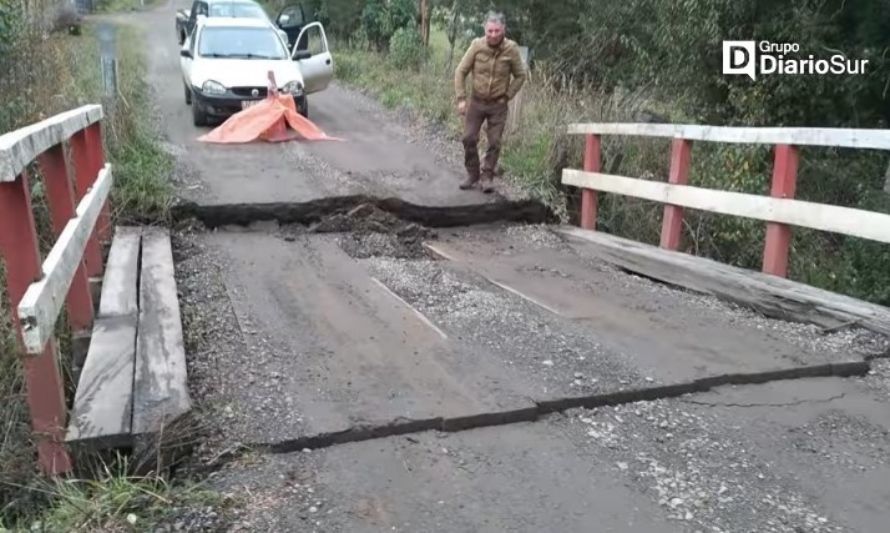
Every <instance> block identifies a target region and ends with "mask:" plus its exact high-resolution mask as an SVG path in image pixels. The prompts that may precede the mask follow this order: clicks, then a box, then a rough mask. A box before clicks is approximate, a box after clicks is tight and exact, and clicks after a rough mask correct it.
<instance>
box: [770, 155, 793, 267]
mask: <svg viewBox="0 0 890 533" xmlns="http://www.w3.org/2000/svg"><path fill="white" fill-rule="evenodd" d="M799 160H800V153H799V151H798V149H797V147H796V146H791V145H787V144H779V145H776V148H775V163H774V165H773V179H772V185H771V187H770V196H772V197H773V198H794V193H795V189H796V188H797V166H798V162H799ZM790 247H791V228H790V227H789V226H787V225H785V224H777V223H774V222H768V223H767V225H766V243H765V245H764V249H763V271H764V272H765V273H767V274H773V275H774V276H781V277H783V278H784V277H788V250H789V249H790Z"/></svg>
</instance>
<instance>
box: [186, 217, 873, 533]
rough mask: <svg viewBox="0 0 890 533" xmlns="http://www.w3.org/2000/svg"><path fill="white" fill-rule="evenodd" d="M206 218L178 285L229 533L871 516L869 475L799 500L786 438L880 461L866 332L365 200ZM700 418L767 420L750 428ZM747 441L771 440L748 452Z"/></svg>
mask: <svg viewBox="0 0 890 533" xmlns="http://www.w3.org/2000/svg"><path fill="white" fill-rule="evenodd" d="M274 218H276V219H277V217H274ZM208 220H210V219H208ZM215 220H216V222H214V223H213V224H212V225H213V226H215V228H216V229H215V231H213V232H203V231H197V232H194V233H186V234H183V235H181V236H180V238H179V241H178V242H179V245H180V254H181V256H180V259H181V261H180V264H181V270H182V272H181V277H182V280H181V286H182V287H183V301H184V313H185V314H186V316H187V317H189V318H188V319H187V320H188V321H189V322H190V323H191V324H193V325H195V326H196V328H194V329H197V330H203V333H202V334H201V335H199V336H198V338H195V339H193V341H192V348H191V350H192V351H193V353H194V357H193V360H192V362H191V365H192V367H193V368H191V369H190V372H191V374H190V375H192V374H193V375H194V376H195V387H196V388H198V389H200V390H201V391H202V392H201V394H200V396H201V397H203V398H204V399H205V402H206V403H205V405H208V406H210V405H213V406H214V407H212V408H209V409H208V411H209V414H210V415H211V416H212V417H213V418H215V419H216V420H219V421H224V423H223V424H217V426H220V427H219V434H218V435H217V436H216V441H215V442H214V444H213V445H211V446H209V447H208V450H205V452H206V454H205V458H206V463H205V467H207V468H211V469H213V470H215V473H214V474H213V479H214V481H213V484H214V486H215V487H217V488H219V489H220V490H223V491H233V492H238V493H241V494H250V495H251V496H250V497H249V498H248V499H250V502H248V507H250V506H255V507H253V509H254V510H252V511H250V512H248V513H247V515H246V516H245V517H244V519H243V520H244V527H245V528H246V529H251V528H262V527H265V528H273V529H274V528H287V527H295V525H300V524H305V525H307V526H312V527H313V528H315V529H318V530H325V531H362V530H368V531H376V530H380V529H389V530H391V528H393V527H395V528H396V529H397V530H399V529H412V530H414V529H425V530H441V531H445V530H449V531H450V530H454V529H455V527H453V526H454V525H455V524H458V525H459V527H457V529H462V530H479V529H485V528H486V527H490V528H493V529H511V528H512V529H519V530H541V529H552V528H553V527H558V528H559V529H560V530H563V531H586V530H589V524H590V523H591V521H592V520H598V521H599V522H603V523H605V524H606V525H607V526H609V528H611V529H613V530H616V531H633V530H639V531H653V530H658V531H687V530H695V528H706V529H711V530H715V529H713V528H714V527H717V528H720V530H722V531H734V530H737V529H738V527H739V526H740V525H744V526H743V527H742V529H749V528H754V529H756V530H763V531H773V530H774V531H785V530H790V529H788V528H791V527H795V526H797V525H802V526H806V527H809V526H808V525H810V526H812V527H810V530H812V531H834V530H843V529H844V528H845V527H852V528H853V529H854V530H855V529H856V528H858V527H861V526H862V524H874V523H876V521H877V520H879V519H880V512H861V513H860V512H858V511H857V512H853V511H851V510H850V509H849V508H848V507H847V506H846V505H845V504H843V503H842V499H839V498H840V495H841V492H840V489H837V490H834V489H832V490H831V491H829V492H825V491H824V490H823V489H822V488H820V487H821V486H822V485H820V484H819V483H821V482H820V481H819V480H822V479H827V478H828V477H831V476H834V477H835V478H836V479H840V480H843V487H844V490H845V491H846V497H848V498H849V497H850V496H849V495H851V494H852V495H855V496H856V497H857V498H859V499H860V501H862V502H865V503H863V505H867V502H875V501H877V500H876V499H879V498H880V497H881V496H879V495H877V494H872V493H870V492H869V490H870V487H872V485H871V484H870V482H869V481H868V479H871V478H872V476H878V475H883V473H885V472H884V471H885V469H886V466H885V463H884V462H883V461H884V460H883V459H880V460H876V461H872V462H871V463H869V464H868V467H867V468H868V469H869V475H868V476H869V477H868V478H865V477H862V476H861V475H860V474H858V473H856V472H854V471H852V470H850V471H844V472H840V473H839V472H837V471H836V470H835V469H834V467H832V468H824V469H822V470H821V471H819V470H818V469H817V471H816V474H817V475H815V476H810V477H807V478H802V477H800V476H799V472H800V470H799V469H800V468H802V467H801V466H800V465H803V464H809V463H807V462H806V457H805V456H803V455H801V454H802V453H804V452H802V450H803V448H801V447H800V443H801V442H804V441H802V440H801V438H799V437H797V435H807V434H810V433H812V434H813V435H814V436H813V442H814V446H817V448H816V449H818V450H828V449H834V450H839V449H844V450H846V451H845V452H844V453H849V454H851V455H850V457H856V458H857V459H855V460H856V461H857V464H861V461H862V459H861V458H862V457H867V455H862V454H863V453H864V451H863V450H865V449H866V448H868V449H882V448H881V447H882V446H884V445H885V444H884V443H885V441H887V434H888V433H887V430H886V428H890V420H886V418H887V417H886V416H885V415H884V414H882V413H883V411H884V410H883V408H882V407H881V406H882V405H885V403H886V401H887V399H888V398H890V388H888V387H887V377H886V375H885V374H886V369H885V368H884V366H883V363H884V361H883V359H880V355H881V354H882V353H884V352H885V351H886V349H887V347H888V345H887V343H886V339H883V338H881V337H880V336H877V335H874V334H872V333H869V332H867V331H862V330H857V329H854V328H850V329H844V330H839V331H832V332H827V333H826V332H824V331H822V330H821V329H820V328H819V327H817V326H808V325H804V324H792V323H787V322H781V321H776V320H769V319H765V318H763V317H761V316H759V315H757V314H755V313H753V312H750V311H747V310H745V309H743V308H740V307H738V306H734V305H730V304H724V303H721V302H719V301H718V300H716V299H714V298H711V297H706V296H702V295H699V294H693V293H688V292H685V291H681V290H677V289H675V288H672V287H669V286H666V285H661V284H658V283H654V282H652V281H651V280H647V279H644V278H640V277H636V276H632V275H629V274H627V273H626V272H624V271H622V270H621V269H619V268H617V267H615V266H612V265H610V264H608V263H605V262H603V261H601V260H598V259H597V258H596V257H595V256H593V255H591V254H588V253H587V252H586V251H585V250H584V249H583V247H579V245H578V244H577V243H573V242H568V241H567V240H566V239H564V238H563V237H562V236H561V235H560V234H559V233H558V232H554V231H553V230H552V228H549V227H547V226H541V225H510V224H493V225H488V226H476V227H472V228H467V227H447V226H448V225H447V224H441V223H438V224H437V223H436V222H435V221H434V222H433V223H431V224H430V225H431V226H438V229H436V230H433V229H432V228H427V227H425V226H422V225H419V224H417V223H416V222H414V221H411V222H407V221H405V220H401V219H399V218H397V217H394V216H392V215H391V212H388V211H385V210H382V209H379V208H378V207H375V206H373V205H372V204H370V203H368V202H363V205H361V204H360V205H358V206H354V205H349V206H342V207H339V208H338V209H336V210H331V211H330V212H329V216H324V215H314V216H313V217H311V219H307V220H306V222H308V225H307V226H301V225H293V224H282V223H279V222H278V221H274V222H262V221H263V220H268V218H267V217H266V216H265V215H263V216H259V217H256V218H254V219H247V218H242V219H239V222H240V223H241V224H238V223H236V224H232V219H224V218H218V219H215ZM251 220H253V221H254V222H253V223H251ZM277 220H284V221H286V220H293V218H281V219H277ZM415 220H416V219H415ZM242 224H243V225H242ZM443 226H445V227H443ZM383 243H386V244H383ZM210 313H212V315H210ZM746 391H747V392H746ZM757 391H769V392H768V393H767V392H762V393H760V392H757ZM761 394H762V395H763V398H760V397H759V396H760V395H761ZM770 396H772V397H770ZM708 409H712V410H714V409H722V410H724V411H726V412H727V413H735V411H741V410H745V409H748V410H759V411H758V412H760V411H762V412H763V413H761V414H760V415H758V416H759V417H760V419H761V420H764V421H767V422H763V423H761V424H750V426H751V428H752V430H751V431H749V430H748V429H746V427H745V426H744V425H742V426H739V425H738V423H736V422H735V421H734V420H733V419H731V418H720V419H717V420H715V419H713V418H712V417H711V416H710V415H709V412H708V411H707V410H708ZM783 412H787V413H788V416H782V413H783ZM635 413H641V414H635ZM646 413H649V414H646ZM801 413H804V414H803V415H801ZM727 416H729V415H727ZM732 416H738V417H739V418H738V420H739V421H742V420H744V416H747V415H745V414H744V413H739V414H733V415H732ZM789 417H790V418H789ZM649 418H652V420H651V421H650V420H649ZM829 421H831V422H829ZM696 424H699V425H700V427H701V428H702V432H703V433H700V434H695V432H694V431H693V429H694V427H695V425H696ZM764 424H767V426H765V425H764ZM768 424H772V426H768ZM826 424H828V425H826ZM765 427H769V428H770V429H769V431H771V432H778V434H786V435H788V436H789V439H791V440H782V439H779V440H775V439H774V440H764V438H763V436H762V435H761V432H763V431H765V429H764V428H765ZM829 427H831V428H835V429H831V430H826V429H824V428H829ZM818 428H823V429H818ZM882 428H885V429H882ZM781 432H784V433H781ZM635 437H636V438H635ZM650 437H651V438H652V439H653V440H652V441H651V442H650V441H649V440H648V439H649V438H650ZM708 446H713V448H708ZM697 447H704V448H701V451H699V452H695V451H693V450H696V449H699V448H697ZM863 447H865V448H863ZM709 449H722V450H726V452H725V453H726V457H727V458H728V459H727V462H726V463H721V462H720V461H719V460H718V459H717V458H716V457H713V456H709V455H701V454H703V453H705V450H709ZM887 449H890V448H887ZM598 450H599V451H598ZM740 450H744V454H742V455H740V453H739V451H740ZM264 452H268V453H264ZM708 453H710V452H708ZM815 453H822V452H821V451H817V452H815ZM881 453H883V452H878V454H879V455H880V454H881ZM690 454H691V455H690ZM693 456H695V457H698V456H701V457H710V459H708V460H709V461H711V462H710V463H708V465H704V464H702V463H701V461H700V460H699V459H693ZM703 468H707V470H702V469H703ZM770 468H772V471H771V470H770ZM690 469H695V470H690ZM761 476H763V477H761ZM720 480H723V481H722V483H723V484H725V485H726V487H725V488H724V487H722V486H721V485H720V484H719V483H718V484H717V485H716V486H712V485H714V483H717V482H718V481H720ZM743 491H747V492H743ZM607 494H609V495H610V496H608V497H607V496H606V495H607ZM758 495H759V496H758ZM757 498H760V499H761V500H762V499H763V498H768V500H769V501H770V502H771V503H768V504H764V503H763V502H762V501H759V500H758V499H757ZM606 502H608V504H607V503H606ZM480 505H482V506H483V507H484V508H482V507H480ZM868 505H870V504H868ZM557 507H558V508H561V509H562V510H561V511H559V512H556V511H554V509H556V508H557ZM823 519H824V522H823V521H822V520H823ZM486 524H488V526H486Z"/></svg>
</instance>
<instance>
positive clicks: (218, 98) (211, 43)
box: [180, 17, 334, 126]
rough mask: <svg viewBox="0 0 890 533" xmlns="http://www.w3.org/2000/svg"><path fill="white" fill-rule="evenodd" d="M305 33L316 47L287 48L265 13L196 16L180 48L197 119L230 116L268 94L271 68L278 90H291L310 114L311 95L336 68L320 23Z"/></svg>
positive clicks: (203, 121) (303, 110)
mask: <svg viewBox="0 0 890 533" xmlns="http://www.w3.org/2000/svg"><path fill="white" fill-rule="evenodd" d="M310 34H313V37H311V38H310V37H309V35H310ZM304 35H305V36H306V40H307V42H311V43H312V45H313V46H312V48H313V50H314V51H313V50H297V49H296V48H294V49H293V50H289V48H288V46H287V42H286V41H285V40H284V39H283V38H282V37H281V36H280V34H279V33H278V31H277V29H276V28H275V27H274V26H273V25H272V24H271V23H269V22H268V21H264V20H261V19H256V18H225V17H211V18H203V17H202V18H200V19H198V20H197V25H196V26H195V30H194V31H193V32H192V33H191V34H190V36H189V37H188V38H186V42H185V45H184V46H183V48H182V50H181V52H180V56H181V57H180V67H181V70H182V80H183V86H184V93H185V102H186V104H187V105H191V106H192V117H193V120H194V124H195V125H196V126H204V125H207V124H208V122H209V120H210V119H211V118H225V117H228V116H230V115H232V114H234V113H236V112H238V111H239V110H241V109H243V108H245V107H247V106H249V105H252V104H253V103H254V102H257V101H259V100H262V99H263V98H265V97H266V93H267V84H268V72H269V71H270V70H271V71H272V72H273V73H274V74H275V80H276V82H277V83H278V90H279V92H281V93H283V94H289V95H292V96H293V98H294V101H295V103H296V106H297V109H298V110H299V112H300V113H301V114H302V115H303V116H307V117H308V116H309V101H308V95H309V94H312V93H315V92H319V91H322V90H324V89H326V88H327V86H328V84H329V83H330V81H331V79H332V78H333V74H334V71H333V59H332V57H331V53H330V50H329V49H328V43H327V37H326V36H325V32H324V28H323V27H322V25H321V24H320V23H318V22H313V23H311V24H308V25H306V26H305V27H304V28H303V30H302V32H301V33H300V34H298V35H297V38H298V39H302V38H303V36H304Z"/></svg>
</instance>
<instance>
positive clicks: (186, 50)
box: [179, 48, 192, 59]
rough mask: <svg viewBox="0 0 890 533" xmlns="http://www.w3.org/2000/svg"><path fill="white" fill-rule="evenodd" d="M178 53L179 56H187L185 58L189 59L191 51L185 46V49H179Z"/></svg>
mask: <svg viewBox="0 0 890 533" xmlns="http://www.w3.org/2000/svg"><path fill="white" fill-rule="evenodd" d="M179 55H180V57H187V58H189V59H191V58H192V51H191V50H189V49H188V48H186V49H185V50H180V51H179Z"/></svg>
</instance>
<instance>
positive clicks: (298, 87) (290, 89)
mask: <svg viewBox="0 0 890 533" xmlns="http://www.w3.org/2000/svg"><path fill="white" fill-rule="evenodd" d="M281 92H284V93H287V94H292V95H294V96H300V95H302V94H303V84H302V83H300V82H298V81H292V82H290V83H288V84H287V85H285V86H284V88H283V89H281Z"/></svg>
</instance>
